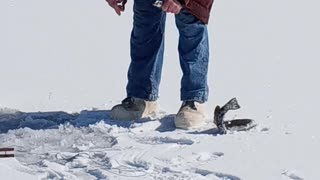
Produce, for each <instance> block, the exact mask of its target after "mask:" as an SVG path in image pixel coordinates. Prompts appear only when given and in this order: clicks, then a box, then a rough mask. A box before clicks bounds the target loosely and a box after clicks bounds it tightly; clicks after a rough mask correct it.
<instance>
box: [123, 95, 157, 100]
mask: <svg viewBox="0 0 320 180" xmlns="http://www.w3.org/2000/svg"><path fill="white" fill-rule="evenodd" d="M127 96H128V97H134V98H140V99H144V100H146V101H156V100H157V99H158V98H159V96H158V95H156V94H143V93H128V94H127Z"/></svg>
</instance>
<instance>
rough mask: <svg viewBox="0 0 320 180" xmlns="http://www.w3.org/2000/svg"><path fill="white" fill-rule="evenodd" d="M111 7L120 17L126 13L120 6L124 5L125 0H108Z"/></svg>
mask: <svg viewBox="0 0 320 180" xmlns="http://www.w3.org/2000/svg"><path fill="white" fill-rule="evenodd" d="M106 1H107V2H108V4H109V6H110V7H112V8H113V9H114V10H115V11H116V13H117V14H118V15H119V16H120V15H121V12H123V11H124V7H122V6H119V4H123V2H124V0H106Z"/></svg>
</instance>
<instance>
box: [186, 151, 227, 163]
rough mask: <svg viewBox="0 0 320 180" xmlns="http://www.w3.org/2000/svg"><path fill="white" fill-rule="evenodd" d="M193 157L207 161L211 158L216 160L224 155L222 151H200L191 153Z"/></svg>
mask: <svg viewBox="0 0 320 180" xmlns="http://www.w3.org/2000/svg"><path fill="white" fill-rule="evenodd" d="M192 155H193V156H194V158H195V159H196V160H197V161H200V162H207V161H211V160H216V159H218V158H220V157H222V156H224V153H223V152H214V153H211V152H200V153H192Z"/></svg>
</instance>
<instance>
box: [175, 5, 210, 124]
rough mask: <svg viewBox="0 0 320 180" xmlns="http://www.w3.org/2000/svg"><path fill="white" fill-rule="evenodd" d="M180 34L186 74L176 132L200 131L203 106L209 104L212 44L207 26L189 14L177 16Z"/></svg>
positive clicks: (183, 66) (184, 13) (203, 111)
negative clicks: (179, 130)
mask: <svg viewBox="0 0 320 180" xmlns="http://www.w3.org/2000/svg"><path fill="white" fill-rule="evenodd" d="M176 25H177V27H178V30H179V34H180V36H179V48H178V49H179V56H180V65H181V69H182V72H183V76H182V79H181V92H180V93H181V100H182V101H183V103H182V105H181V108H180V109H179V111H178V113H177V115H176V118H175V121H174V123H175V125H176V127H177V128H182V129H188V128H199V127H201V126H203V125H204V124H205V120H206V113H205V107H204V102H206V101H207V100H208V85H207V74H208V63H209V43H208V31H207V26H206V25H205V24H203V23H202V22H201V21H199V20H198V19H197V18H196V17H194V16H193V15H192V14H191V13H189V12H188V11H187V10H185V9H184V10H182V11H181V12H180V13H179V14H178V15H176Z"/></svg>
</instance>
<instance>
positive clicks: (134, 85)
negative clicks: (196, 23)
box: [127, 0, 166, 101]
mask: <svg viewBox="0 0 320 180" xmlns="http://www.w3.org/2000/svg"><path fill="white" fill-rule="evenodd" d="M152 4H153V0H134V7H133V9H134V17H133V29H132V33H131V64H130V67H129V70H128V84H127V96H128V97H135V98H141V99H144V100H148V101H154V100H157V99H158V91H159V84H160V79H161V70H162V63H163V51H164V30H165V20H166V14H165V13H164V12H163V11H162V10H161V9H159V8H156V7H154V6H153V5H152Z"/></svg>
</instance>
